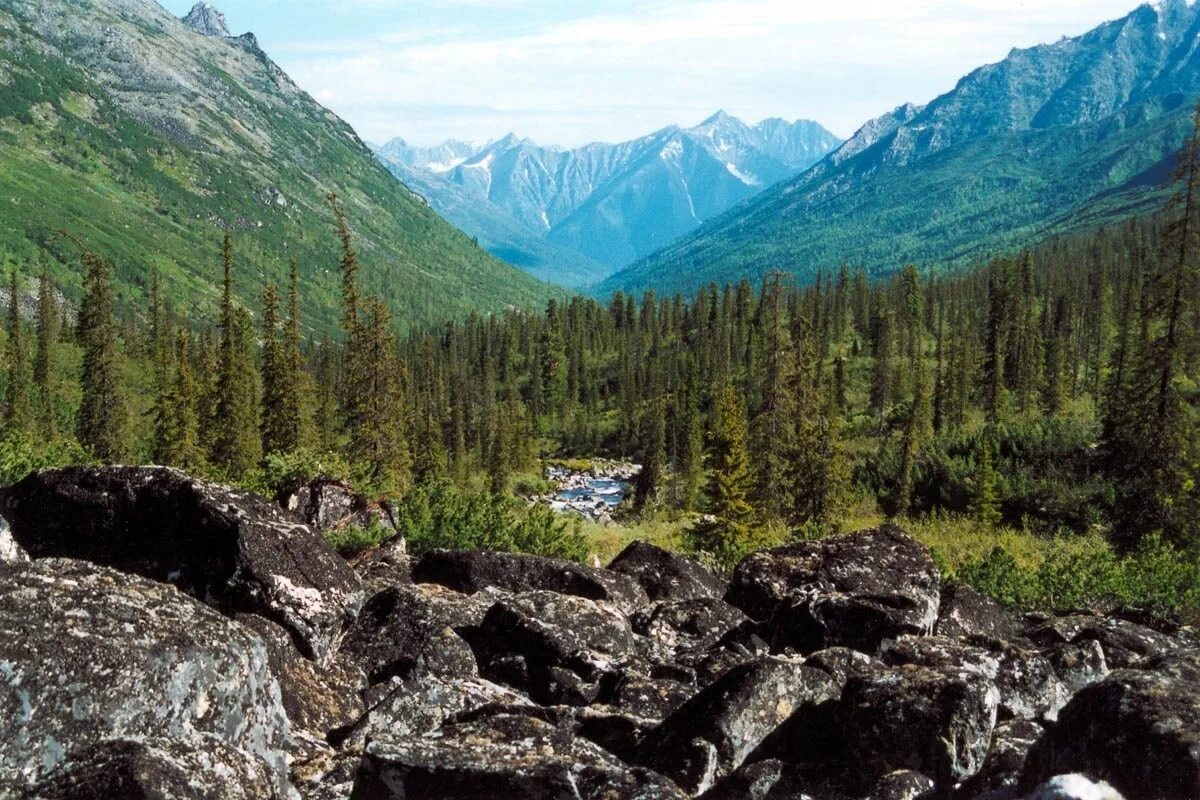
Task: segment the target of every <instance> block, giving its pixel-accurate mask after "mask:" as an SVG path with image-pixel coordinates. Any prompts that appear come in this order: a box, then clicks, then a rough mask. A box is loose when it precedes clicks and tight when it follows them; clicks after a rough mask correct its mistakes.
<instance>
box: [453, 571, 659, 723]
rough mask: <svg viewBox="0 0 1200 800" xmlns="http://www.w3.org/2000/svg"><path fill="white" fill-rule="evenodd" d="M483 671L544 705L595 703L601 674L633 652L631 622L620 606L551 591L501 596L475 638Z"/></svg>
mask: <svg viewBox="0 0 1200 800" xmlns="http://www.w3.org/2000/svg"><path fill="white" fill-rule="evenodd" d="M472 646H473V647H474V648H475V652H476V655H477V656H478V658H479V663H480V667H481V669H482V671H483V674H484V675H485V676H487V677H488V678H490V679H492V680H496V681H500V682H501V683H506V684H508V685H510V686H513V687H514V688H517V689H520V690H521V691H524V692H526V693H528V694H529V696H530V697H532V698H533V699H534V700H536V701H537V702H539V703H541V704H543V705H559V704H561V705H576V706H578V705H590V704H591V703H593V702H595V701H596V699H597V697H598V696H599V691H600V681H601V679H602V678H603V677H604V676H606V675H610V674H613V673H616V672H617V671H618V669H619V667H620V666H621V665H622V663H623V661H624V660H626V659H628V658H631V657H633V656H634V655H635V651H636V649H637V644H636V642H635V638H634V635H633V632H632V631H631V630H630V628H629V622H628V620H626V618H625V617H624V616H623V615H622V614H621V613H620V612H619V611H617V610H616V609H615V608H613V607H612V606H609V605H607V604H604V603H599V602H597V601H594V600H588V599H585V598H582V597H576V596H572V595H564V594H555V593H554V592H528V593H525V594H519V595H514V596H512V597H508V598H504V599H502V600H499V601H498V602H496V604H495V605H493V606H492V608H491V609H490V610H489V611H488V613H487V615H486V616H485V617H484V619H483V622H481V623H480V625H479V632H478V635H477V636H476V637H474V638H473V639H472Z"/></svg>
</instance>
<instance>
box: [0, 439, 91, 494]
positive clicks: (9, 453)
mask: <svg viewBox="0 0 1200 800" xmlns="http://www.w3.org/2000/svg"><path fill="white" fill-rule="evenodd" d="M92 461H93V460H92V458H91V457H89V456H88V454H87V453H86V452H85V451H84V449H83V448H82V447H80V446H79V443H78V442H77V441H75V439H73V438H70V439H55V440H53V441H50V442H46V441H43V440H41V439H38V440H36V441H35V440H34V438H33V437H32V436H30V435H28V434H17V433H10V434H8V435H6V436H4V437H2V438H0V486H8V485H10V484H13V483H16V482H17V481H19V480H21V479H22V478H24V477H25V476H26V475H28V474H29V473H31V472H36V471H37V470H39V469H47V468H49V467H65V466H70V465H78V464H90V463H92Z"/></svg>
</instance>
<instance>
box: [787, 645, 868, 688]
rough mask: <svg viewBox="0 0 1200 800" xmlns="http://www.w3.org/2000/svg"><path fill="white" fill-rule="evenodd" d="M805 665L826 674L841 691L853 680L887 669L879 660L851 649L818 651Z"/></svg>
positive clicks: (836, 648)
mask: <svg viewBox="0 0 1200 800" xmlns="http://www.w3.org/2000/svg"><path fill="white" fill-rule="evenodd" d="M804 665H805V666H806V667H812V668H813V669H819V670H821V671H822V672H825V673H826V674H827V675H829V676H830V677H831V678H833V680H834V682H836V683H837V685H838V687H839V689H840V688H841V687H844V686H845V685H846V681H848V680H850V679H851V678H855V677H857V678H862V677H865V676H867V675H872V674H874V673H876V672H878V671H879V670H882V669H884V668H885V664H884V663H883V662H882V661H880V660H879V659H877V658H873V657H871V656H869V655H867V654H866V653H860V652H858V651H857V650H851V649H850V648H849V647H830V648H829V649H828V650H818V651H817V652H815V653H813V654H812V655H810V656H808V657H807V658H805V659H804Z"/></svg>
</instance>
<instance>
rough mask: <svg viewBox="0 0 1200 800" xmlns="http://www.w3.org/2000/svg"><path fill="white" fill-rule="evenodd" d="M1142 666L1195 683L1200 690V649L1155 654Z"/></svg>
mask: <svg viewBox="0 0 1200 800" xmlns="http://www.w3.org/2000/svg"><path fill="white" fill-rule="evenodd" d="M1143 668H1144V669H1148V670H1150V671H1152V672H1159V673H1162V674H1163V675H1169V676H1171V677H1172V678H1178V679H1179V680H1181V681H1185V682H1187V683H1192V684H1196V686H1197V690H1198V691H1200V649H1195V650H1190V651H1180V652H1177V653H1171V654H1170V655H1164V656H1156V657H1154V658H1152V659H1150V660H1149V661H1147V662H1146V663H1145V664H1143Z"/></svg>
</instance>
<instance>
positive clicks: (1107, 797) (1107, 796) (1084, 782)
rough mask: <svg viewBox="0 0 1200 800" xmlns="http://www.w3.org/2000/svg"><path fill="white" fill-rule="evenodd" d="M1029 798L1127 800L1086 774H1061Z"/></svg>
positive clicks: (1044, 784) (1047, 799) (1029, 799)
mask: <svg viewBox="0 0 1200 800" xmlns="http://www.w3.org/2000/svg"><path fill="white" fill-rule="evenodd" d="M1027 800H1125V798H1123V797H1122V796H1121V793H1120V792H1118V791H1117V790H1116V789H1114V788H1113V787H1111V786H1109V785H1108V784H1107V783H1104V782H1103V781H1101V782H1100V783H1096V782H1095V781H1093V780H1091V779H1090V778H1088V777H1087V776H1086V775H1059V776H1057V777H1054V778H1051V779H1050V780H1048V781H1046V782H1045V783H1043V784H1042V785H1041V786H1039V787H1038V788H1036V789H1034V790H1033V791H1032V792H1030V794H1029V797H1028V799H1027Z"/></svg>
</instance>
